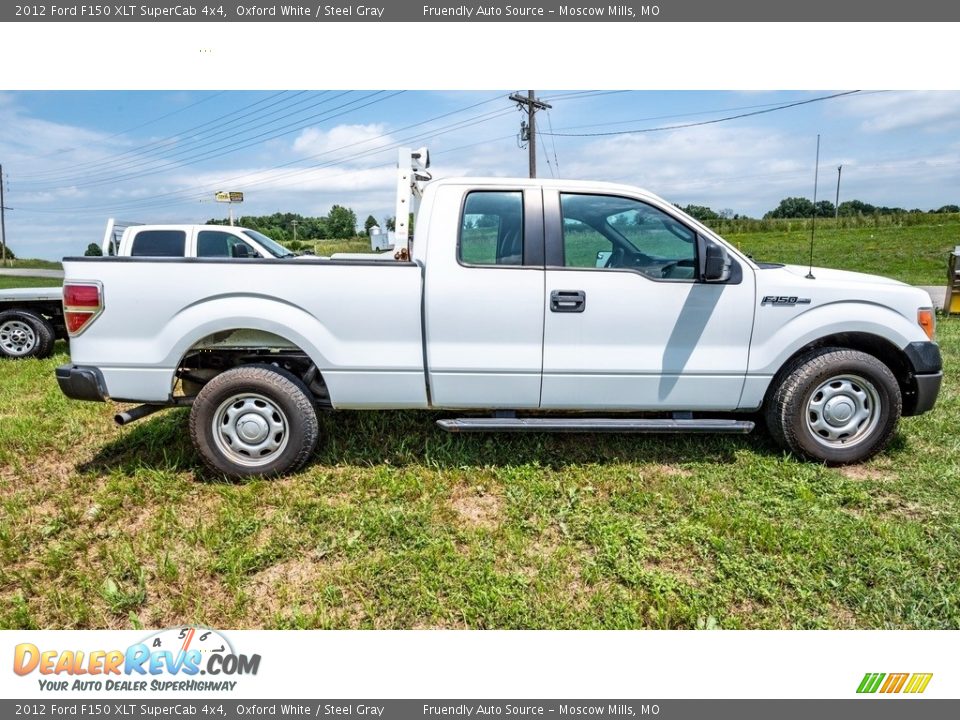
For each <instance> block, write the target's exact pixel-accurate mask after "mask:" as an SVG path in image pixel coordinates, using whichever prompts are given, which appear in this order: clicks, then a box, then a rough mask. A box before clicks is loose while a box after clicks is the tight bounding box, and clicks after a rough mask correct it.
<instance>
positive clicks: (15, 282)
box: [0, 275, 63, 289]
mask: <svg viewBox="0 0 960 720" xmlns="http://www.w3.org/2000/svg"><path fill="white" fill-rule="evenodd" d="M61 285H63V279H62V278H42V277H29V276H27V277H20V276H17V275H0V288H3V289H5V288H38V287H60V286H61Z"/></svg>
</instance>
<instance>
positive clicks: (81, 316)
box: [63, 282, 103, 335]
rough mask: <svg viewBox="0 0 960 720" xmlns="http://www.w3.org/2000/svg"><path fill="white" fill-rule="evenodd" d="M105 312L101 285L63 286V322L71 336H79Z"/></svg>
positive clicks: (76, 284) (74, 284)
mask: <svg viewBox="0 0 960 720" xmlns="http://www.w3.org/2000/svg"><path fill="white" fill-rule="evenodd" d="M101 312H103V289H102V288H101V287H100V284H99V283H69V282H68V283H66V284H64V286H63V321H64V324H65V325H66V326H67V332H68V333H69V334H70V335H79V334H80V333H81V332H82V331H83V329H84V328H85V327H86V326H87V325H89V324H90V323H91V322H92V321H93V319H94V318H96V317H97V315H99V314H100V313H101Z"/></svg>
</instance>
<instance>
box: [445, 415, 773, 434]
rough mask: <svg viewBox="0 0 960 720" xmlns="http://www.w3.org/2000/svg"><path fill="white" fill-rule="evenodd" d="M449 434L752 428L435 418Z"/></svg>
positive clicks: (734, 423)
mask: <svg viewBox="0 0 960 720" xmlns="http://www.w3.org/2000/svg"><path fill="white" fill-rule="evenodd" d="M437 425H439V426H440V427H441V428H442V429H443V430H446V431H447V432H453V433H479V432H551V433H734V434H739V435H745V434H746V433H748V432H750V431H751V430H753V427H754V423H753V422H751V421H749V420H722V419H704V420H693V419H675V418H669V419H657V418H535V417H531V418H518V417H467V418H450V419H445V420H437Z"/></svg>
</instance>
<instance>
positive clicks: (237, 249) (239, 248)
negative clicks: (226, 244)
mask: <svg viewBox="0 0 960 720" xmlns="http://www.w3.org/2000/svg"><path fill="white" fill-rule="evenodd" d="M233 256H234V257H235V258H249V257H251V255H250V248H248V247H247V246H246V245H234V246H233Z"/></svg>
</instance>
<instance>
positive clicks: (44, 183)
mask: <svg viewBox="0 0 960 720" xmlns="http://www.w3.org/2000/svg"><path fill="white" fill-rule="evenodd" d="M302 92H306V91H302ZM348 93H349V91H346V92H342V93H340V94H339V95H335V96H334V97H333V98H327V99H326V100H320V101H317V102H314V103H312V104H311V105H308V106H307V107H306V108H302V109H300V110H297V111H295V112H289V110H290V108H292V107H295V106H297V105H301V104H303V103H305V102H307V101H309V100H311V98H309V97H308V98H304V99H302V100H299V101H298V102H295V103H292V104H291V105H287V106H286V107H283V108H280V109H279V110H274V111H273V112H269V113H267V114H266V115H261V116H260V117H255V118H252V119H250V120H247V121H246V122H243V123H240V124H239V125H236V126H234V127H232V128H231V126H232V125H234V123H236V122H237V121H239V120H242V119H243V118H245V117H248V116H250V115H257V114H259V113H261V112H262V111H263V110H265V109H267V108H270V107H273V106H275V105H278V104H280V103H285V102H287V101H289V100H290V99H292V97H297V95H300V94H302V93H297V94H296V95H293V96H292V97H291V98H284V99H283V100H278V101H277V102H275V103H271V104H270V105H267V106H266V107H265V108H260V109H259V110H256V111H254V112H251V113H245V114H244V115H241V116H240V117H237V118H234V119H233V120H229V121H227V122H224V123H220V124H218V125H216V127H214V128H212V129H211V130H209V131H206V130H205V131H203V132H201V133H199V134H197V135H195V136H194V137H193V138H192V139H190V140H187V141H186V142H182V143H179V144H177V145H176V147H175V151H174V152H172V153H170V154H168V155H165V156H163V157H150V156H151V154H161V153H165V152H167V151H168V149H169V145H170V143H167V142H166V141H164V144H163V145H160V146H157V147H153V148H149V149H146V150H141V151H136V150H133V151H128V152H127V153H125V154H130V155H133V157H130V158H128V159H127V160H123V161H122V162H116V161H112V162H110V163H98V162H93V163H90V165H93V166H96V165H99V164H104V165H105V167H103V168H102V170H101V171H97V170H89V171H87V172H86V173H80V174H66V175H61V176H59V177H53V178H47V179H44V180H33V181H27V182H28V183H29V184H32V185H38V184H39V185H41V187H40V188H35V189H45V188H48V187H49V188H57V187H63V186H64V185H54V184H53V183H64V184H66V185H73V184H74V181H75V180H78V179H82V180H98V179H102V178H104V177H106V178H110V177H111V175H110V173H116V172H120V171H123V170H127V169H132V168H135V167H140V166H144V165H150V164H151V163H157V162H161V161H162V160H169V159H171V158H175V157H178V156H180V155H184V154H188V153H192V152H196V151H197V150H198V149H199V148H200V146H202V145H203V144H204V143H206V142H208V140H207V135H208V134H210V133H215V134H217V135H222V134H223V133H224V132H225V131H227V130H228V129H229V130H230V131H231V132H236V131H237V130H238V129H239V128H241V127H244V126H245V125H250V124H253V123H256V125H255V126H254V127H253V128H250V129H249V130H244V131H243V133H241V134H245V133H248V132H254V131H256V130H258V129H260V128H264V127H268V126H270V125H272V124H274V123H276V122H279V121H282V120H285V119H286V118H288V117H293V116H295V115H298V114H300V113H302V112H306V110H308V109H310V108H313V107H316V106H318V105H323V104H325V103H328V102H331V101H332V100H335V99H337V98H338V97H342V96H343V95H346V94H348ZM325 94H326V91H324V92H323V93H321V95H325ZM281 112H286V113H287V114H286V115H284V116H283V117H281V118H276V119H274V120H269V121H267V122H262V121H263V120H264V119H265V118H267V117H270V116H271V115H276V114H277V113H281ZM171 140H173V141H177V140H179V136H171ZM191 146H193V147H191ZM118 157H119V156H118ZM91 172H92V173H93V175H92V177H91V175H90V173H91Z"/></svg>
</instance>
